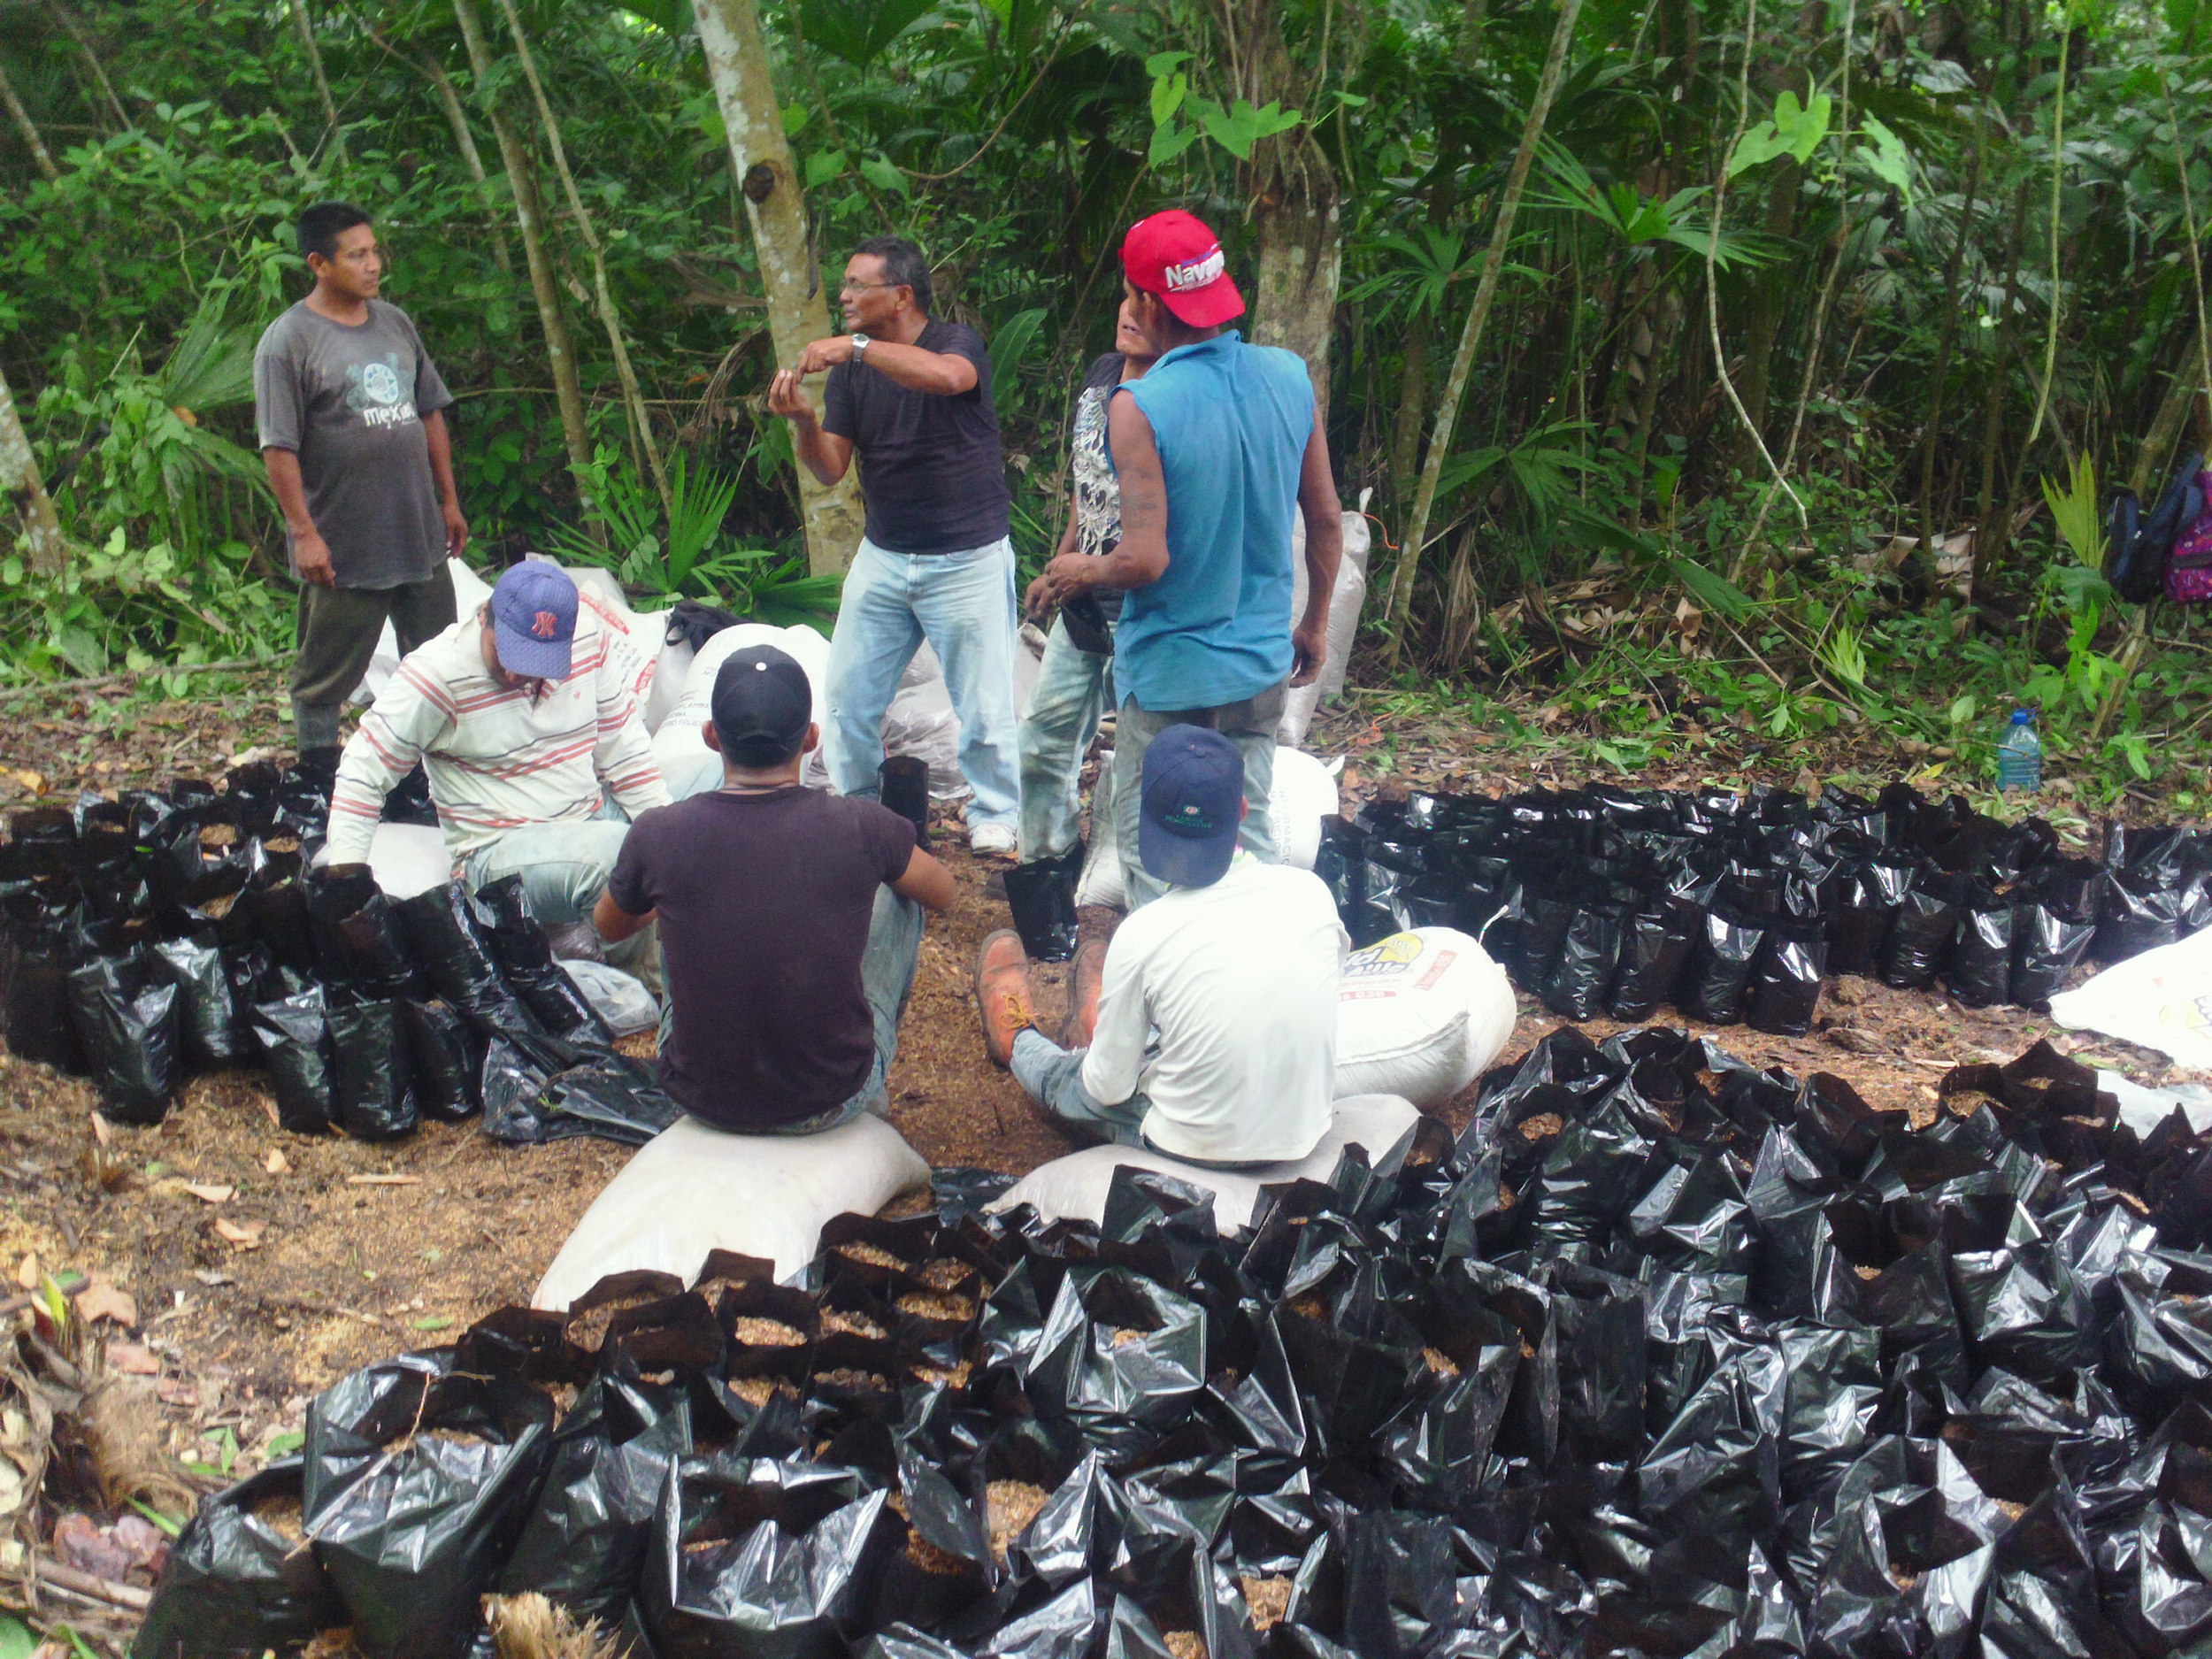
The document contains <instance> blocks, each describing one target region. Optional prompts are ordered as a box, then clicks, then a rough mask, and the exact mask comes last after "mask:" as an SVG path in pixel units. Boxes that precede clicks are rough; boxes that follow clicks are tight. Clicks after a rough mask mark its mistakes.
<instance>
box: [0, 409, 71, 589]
mask: <svg viewBox="0 0 2212 1659" xmlns="http://www.w3.org/2000/svg"><path fill="white" fill-rule="evenodd" d="M0 495H6V497H7V499H8V504H9V505H10V506H11V507H12V508H14V509H15V511H16V514H17V516H18V517H19V518H21V519H22V521H23V541H24V551H25V553H26V554H27V556H28V557H27V563H28V564H29V565H30V567H31V568H32V569H33V570H35V571H36V572H39V573H40V574H41V575H42V576H56V575H59V574H60V573H61V570H62V567H63V565H65V563H66V562H67V557H68V548H69V543H68V541H67V539H66V538H65V537H64V536H63V534H62V532H61V520H60V519H58V518H56V517H55V516H54V503H53V498H52V497H51V496H50V495H47V493H46V483H45V480H42V478H40V477H39V475H38V457H37V456H36V455H35V454H34V453H33V452H32V449H31V441H30V439H29V438H28V437H27V436H25V435H24V432H23V423H22V422H21V421H20V420H18V419H16V414H15V397H14V395H13V394H12V393H11V392H10V391H9V390H8V382H7V378H6V376H4V375H0Z"/></svg>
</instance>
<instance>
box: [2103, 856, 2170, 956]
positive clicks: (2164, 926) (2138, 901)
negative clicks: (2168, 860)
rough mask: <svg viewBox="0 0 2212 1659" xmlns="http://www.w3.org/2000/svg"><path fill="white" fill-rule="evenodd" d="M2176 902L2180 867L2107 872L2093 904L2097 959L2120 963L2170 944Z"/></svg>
mask: <svg viewBox="0 0 2212 1659" xmlns="http://www.w3.org/2000/svg"><path fill="white" fill-rule="evenodd" d="M2182 902H2183V887H2182V877H2181V872H2180V871H2179V870H2178V869H2177V868H2176V867H2174V866H2173V865H2171V864H2152V865H2148V866H2145V867H2142V868H2139V869H2134V870H2117V871H2113V872H2108V874H2107V876H2106V878H2105V883H2104V891H2103V893H2102V895H2101V897H2100V901H2099V903H2098V906H2097V941H2096V944H2095V946H2094V947H2093V949H2094V950H2095V953H2096V957H2097V960H2098V961H2100V962H2106V963H2111V962H2124V961H2126V960H2127V959H2128V958H2129V957H2130V956H2140V955H2142V954H2143V952H2145V951H2147V950H2155V949H2158V948H2159V947H2160V946H2161V945H2170V944H2172V943H2173V942H2174V941H2176V940H2177V939H2179V938H2180V937H2181V934H2182V924H2181V912H2182Z"/></svg>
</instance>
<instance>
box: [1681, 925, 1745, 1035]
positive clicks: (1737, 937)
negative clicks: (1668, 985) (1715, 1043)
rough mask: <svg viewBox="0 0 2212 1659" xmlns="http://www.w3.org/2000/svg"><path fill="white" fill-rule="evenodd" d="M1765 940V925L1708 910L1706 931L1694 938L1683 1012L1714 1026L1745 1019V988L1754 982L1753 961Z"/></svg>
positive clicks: (1682, 1002) (1683, 997)
mask: <svg viewBox="0 0 2212 1659" xmlns="http://www.w3.org/2000/svg"><path fill="white" fill-rule="evenodd" d="M1765 942H1766V929H1765V928H1763V927H1761V926H1755V925H1752V924H1749V923H1744V922H1736V921H1732V920H1730V919H1729V918H1727V917H1726V916H1724V915H1723V914H1722V913H1721V912H1720V911H1718V910H1708V911H1707V912H1706V913H1705V925H1704V929H1703V931H1702V932H1701V933H1699V934H1697V935H1696V936H1695V937H1694V939H1693V940H1692V941H1691V944H1690V962H1689V966H1688V967H1687V968H1686V969H1685V970H1684V974H1683V987H1682V1001H1681V1007H1682V1011H1683V1012H1684V1013H1686V1014H1687V1015H1688V1016H1689V1017H1690V1018H1692V1019H1701V1020H1705V1021H1707V1022H1709V1024H1712V1025H1734V1024H1735V1023H1736V1022H1737V1021H1738V1020H1740V1018H1743V998H1744V987H1746V986H1747V985H1748V984H1749V983H1750V982H1751V964H1752V963H1753V962H1754V961H1755V959H1756V958H1757V956H1758V955H1759V948H1760V947H1761V946H1762V945H1763V944H1764V943H1765Z"/></svg>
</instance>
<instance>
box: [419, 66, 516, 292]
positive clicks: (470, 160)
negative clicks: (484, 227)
mask: <svg viewBox="0 0 2212 1659" xmlns="http://www.w3.org/2000/svg"><path fill="white" fill-rule="evenodd" d="M418 61H419V63H420V64H421V65H422V72H423V73H424V74H426V75H427V76H429V77H430V84H431V85H432V86H434V87H435V88H437V89H438V104H439V107H440V108H442V109H443V110H444V111H445V119H446V125H447V126H448V127H451V128H452V129H453V142H454V146H455V147H456V148H457V149H458V150H460V152H461V162H462V165H464V166H465V167H467V168H468V170H469V177H470V178H472V179H473V180H476V194H477V195H478V196H480V197H481V198H482V200H483V203H484V212H485V215H486V217H488V219H490V220H491V233H492V257H493V258H495V259H496V260H498V261H499V268H500V269H501V270H502V271H504V272H507V273H509V274H512V273H513V272H514V268H515V267H514V264H513V257H512V256H511V255H510V254H509V253H508V251H507V239H506V237H504V236H503V235H501V234H500V233H499V204H498V202H497V201H496V200H495V199H494V197H493V196H492V181H491V177H490V175H489V174H488V173H486V172H485V171H484V157H483V152H482V151H480V150H478V149H477V148H476V134H474V133H472V132H471V131H470V130H469V117H468V111H466V110H465V109H464V108H463V107H462V106H461V95H460V94H459V93H457V92H456V91H455V90H454V89H453V81H452V78H451V77H450V76H449V75H448V74H447V73H446V72H445V71H444V69H443V68H442V67H441V66H440V65H439V63H438V60H437V58H435V57H434V56H432V55H431V54H430V53H429V52H425V53H423V55H422V57H421V58H419V59H418Z"/></svg>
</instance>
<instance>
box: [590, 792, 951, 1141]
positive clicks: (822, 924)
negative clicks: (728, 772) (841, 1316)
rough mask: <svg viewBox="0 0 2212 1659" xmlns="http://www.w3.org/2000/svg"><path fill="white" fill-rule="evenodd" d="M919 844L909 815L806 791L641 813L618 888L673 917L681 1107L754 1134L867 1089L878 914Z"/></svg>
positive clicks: (666, 1080) (616, 879) (671, 960)
mask: <svg viewBox="0 0 2212 1659" xmlns="http://www.w3.org/2000/svg"><path fill="white" fill-rule="evenodd" d="M913 853H914V826H913V825H912V824H911V823H910V822H909V821H908V820H907V819H905V818H901V817H900V816H899V815H898V814H897V813H895V812H892V811H888V810H886V809H884V808H882V807H880V806H878V805H877V804H876V803H874V802H872V801H860V800H854V799H851V798H849V797H847V796H844V795H826V794H824V793H823V792H822V791H820V790H818V789H803V788H799V787H796V786H794V787H791V788H788V789H780V790H778V791H776V792H775V793H774V794H772V795H728V794H725V793H723V792H722V791H720V790H713V791H710V792H709V793H707V794H705V795H693V796H692V797H691V798H690V799H688V800H686V801H679V802H677V803H675V804H674V805H673V806H664V807H656V808H654V809H653V810H651V811H649V812H644V813H641V814H640V815H639V817H638V820H637V822H636V823H634V824H633V825H632V826H630V833H629V834H628V836H627V837H626V839H625V840H624V841H623V844H622V856H621V857H620V858H619V859H618V860H617V861H616V864H615V867H614V874H613V876H612V877H611V878H610V879H609V880H608V883H607V891H608V893H609V895H611V896H612V898H613V899H614V902H616V903H617V904H618V905H620V906H621V907H622V908H623V909H624V910H627V911H628V912H629V913H630V914H631V915H633V916H642V915H643V914H644V913H645V912H646V911H648V910H658V911H659V912H660V933H661V950H662V952H663V954H664V956H665V958H666V961H667V964H668V995H669V996H670V997H671V998H672V1000H673V1002H674V1003H675V1007H676V1018H675V1028H674V1030H673V1031H672V1033H671V1034H670V1039H669V1041H668V1044H667V1046H666V1047H665V1048H663V1049H662V1050H661V1060H660V1072H661V1082H662V1085H663V1086H664V1087H665V1088H666V1089H667V1090H668V1093H669V1094H670V1096H671V1097H672V1098H673V1099H674V1101H675V1102H676V1103H677V1104H678V1105H680V1106H681V1107H682V1108H683V1109H684V1110H686V1111H687V1112H690V1113H692V1114H693V1115H694V1116H695V1117H697V1118H703V1119H704V1120H705V1121H706V1122H708V1123H710V1124H712V1125H715V1126H716V1127H717V1128H718V1129H728V1130H732V1131H734V1132H736V1133H741V1134H742V1133H748V1132H752V1131H758V1130H763V1129H774V1128H780V1127H781V1126H782V1125H786V1124H792V1123H796V1122H798V1121H799V1120H800V1119H801V1118H811V1117H813V1116H815V1115H816V1114H817V1113H819V1112H825V1111H827V1110H830V1109H831V1108H832V1107H833V1106H841V1105H842V1104H844V1102H847V1101H849V1100H850V1099H851V1098H852V1097H853V1096H854V1095H855V1094H858V1093H859V1092H860V1089H861V1087H862V1085H864V1083H866V1082H867V1080H868V1071H869V1067H870V1064H872V1061H873V1060H874V1058H875V1051H876V1037H875V1024H874V1021H873V1018H872V1017H871V1015H870V1013H869V1010H868V999H867V997H866V996H865V995H864V994H863V992H862V990H861V980H860V959H861V956H862V953H863V952H864V950H865V949H867V944H868V922H869V918H870V917H871V916H872V914H873V913H874V910H875V900H876V888H877V887H878V886H879V885H880V884H881V883H884V882H887V881H895V880H897V879H899V878H900V877H901V876H902V875H904V874H905V873H906V866H907V863H908V861H909V860H910V858H911V857H912V856H913Z"/></svg>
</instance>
